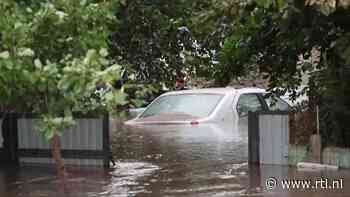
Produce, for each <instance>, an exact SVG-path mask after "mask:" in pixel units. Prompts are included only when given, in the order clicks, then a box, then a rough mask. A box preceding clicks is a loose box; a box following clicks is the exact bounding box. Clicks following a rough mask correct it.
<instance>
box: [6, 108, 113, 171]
mask: <svg viewBox="0 0 350 197" xmlns="http://www.w3.org/2000/svg"><path fill="white" fill-rule="evenodd" d="M14 118H15V119H16V125H15V126H16V129H15V130H13V131H10V132H16V133H17V141H13V140H12V141H13V142H11V143H14V144H16V152H15V153H14V154H16V157H17V160H18V162H19V163H20V164H25V163H46V164H50V163H53V160H52V158H51V150H50V144H49V143H48V142H47V141H46V140H45V138H44V137H43V136H42V135H41V134H40V133H39V132H38V131H37V126H36V125H37V123H38V116H37V115H35V114H18V115H16V116H15V117H14ZM61 153H62V157H63V158H64V161H65V163H66V164H72V165H97V166H102V165H103V166H106V167H108V166H109V160H110V147H109V118H108V116H100V117H84V116H77V117H76V125H75V126H74V127H72V128H69V129H66V130H65V131H64V132H63V135H62V136H61Z"/></svg>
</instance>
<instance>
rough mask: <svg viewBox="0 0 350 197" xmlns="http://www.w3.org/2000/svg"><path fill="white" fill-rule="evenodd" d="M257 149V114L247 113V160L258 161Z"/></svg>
mask: <svg viewBox="0 0 350 197" xmlns="http://www.w3.org/2000/svg"><path fill="white" fill-rule="evenodd" d="M259 154H260V151H259V114H258V112H249V113H248V162H249V163H259V162H260V156H259Z"/></svg>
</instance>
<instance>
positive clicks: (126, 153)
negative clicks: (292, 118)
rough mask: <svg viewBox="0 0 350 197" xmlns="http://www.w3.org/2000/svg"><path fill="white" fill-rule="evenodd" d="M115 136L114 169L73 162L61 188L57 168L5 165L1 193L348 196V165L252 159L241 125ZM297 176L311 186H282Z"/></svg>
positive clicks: (16, 196)
mask: <svg viewBox="0 0 350 197" xmlns="http://www.w3.org/2000/svg"><path fill="white" fill-rule="evenodd" d="M111 138H112V152H113V157H114V159H115V161H116V165H115V166H113V167H112V168H111V169H108V170H103V169H100V168H92V167H80V168H77V167H69V168H68V170H69V172H70V175H69V178H68V180H67V184H66V186H65V189H63V187H62V185H61V182H60V181H59V180H57V179H56V178H55V176H54V175H55V172H54V170H53V168H52V167H49V166H22V167H19V168H15V167H4V166H3V167H0V197H20V196H21V197H22V196H23V197H51V196H55V197H65V196H69V197H132V196H141V197H142V196H145V197H158V196H159V197H161V196H169V197H170V196H181V197H186V196H195V197H196V196H199V197H206V196H208V197H211V196H214V197H226V196H227V197H231V196H288V197H290V196H305V197H306V196H308V197H309V196H321V197H322V196H332V197H333V196H350V187H347V186H348V184H350V183H348V181H350V170H338V171H298V170H297V169H296V168H293V167H288V166H273V165H261V166H257V165H248V163H247V157H248V151H247V149H248V146H247V134H246V132H240V131H238V130H235V129H228V128H222V127H219V126H217V125H194V126H182V127H179V126H174V125H169V126H164V125H163V126H147V127H142V128H123V129H120V128H119V129H118V132H116V131H114V132H113V134H112V136H111ZM293 179H295V180H309V181H310V183H311V185H310V188H309V189H302V188H299V189H296V188H295V189H284V188H283V186H285V185H282V182H283V181H284V180H293ZM271 180H272V183H271ZM267 181H268V185H267V186H268V187H267V186H266V182H267ZM274 181H275V182H274ZM274 183H277V185H276V186H275V187H274V185H273V184H274ZM325 183H326V184H325ZM334 183H335V184H334ZM326 186H328V188H326ZM331 186H332V188H331ZM333 186H334V188H333ZM312 187H313V188H312Z"/></svg>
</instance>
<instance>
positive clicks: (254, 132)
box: [248, 112, 289, 165]
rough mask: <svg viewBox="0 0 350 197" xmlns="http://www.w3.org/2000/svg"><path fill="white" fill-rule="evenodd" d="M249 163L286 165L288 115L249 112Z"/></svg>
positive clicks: (283, 113)
mask: <svg viewBox="0 0 350 197" xmlns="http://www.w3.org/2000/svg"><path fill="white" fill-rule="evenodd" d="M248 132H249V140H248V147H249V161H250V162H253V163H261V164H279V165H288V154H289V152H288V151H289V114H288V113H286V112H251V113H249V115H248Z"/></svg>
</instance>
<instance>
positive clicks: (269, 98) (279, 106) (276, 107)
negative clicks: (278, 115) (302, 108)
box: [264, 95, 289, 111]
mask: <svg viewBox="0 0 350 197" xmlns="http://www.w3.org/2000/svg"><path fill="white" fill-rule="evenodd" d="M264 100H265V102H266V104H267V106H268V108H269V110H270V111H288V110H289V105H288V103H287V102H285V101H284V100H282V99H281V98H279V97H277V96H274V95H264Z"/></svg>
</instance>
